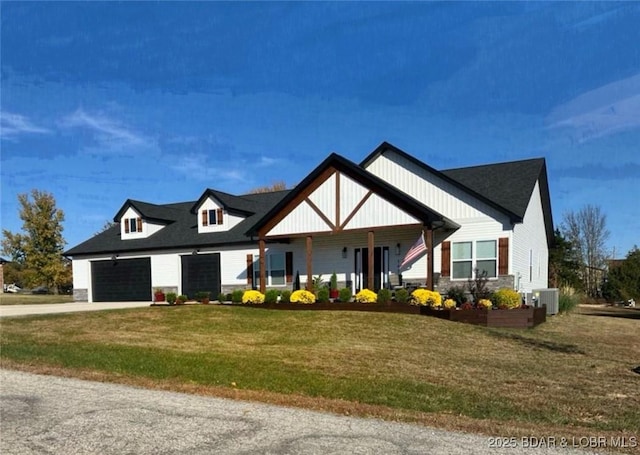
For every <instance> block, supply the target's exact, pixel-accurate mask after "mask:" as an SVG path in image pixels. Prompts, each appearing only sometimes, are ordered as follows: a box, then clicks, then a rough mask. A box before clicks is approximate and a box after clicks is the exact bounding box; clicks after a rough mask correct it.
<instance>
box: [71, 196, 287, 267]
mask: <svg viewBox="0 0 640 455" xmlns="http://www.w3.org/2000/svg"><path fill="white" fill-rule="evenodd" d="M287 193H288V190H285V191H275V192H272V193H259V194H246V195H243V196H236V197H238V198H242V199H243V200H244V201H245V203H246V204H247V207H248V205H249V204H251V205H252V207H253V208H254V210H255V212H252V213H251V214H248V215H247V217H246V218H245V219H244V220H242V221H241V222H240V223H238V224H237V225H236V226H234V227H233V228H231V229H229V230H227V231H219V232H207V233H198V224H197V219H196V217H194V215H193V213H192V211H191V209H192V208H193V206H194V204H195V203H196V202H197V201H189V202H179V203H175V204H162V205H156V204H149V203H142V204H141V203H140V201H133V202H134V205H133V206H134V207H136V208H137V209H139V210H141V214H143V216H144V213H148V212H145V209H148V208H149V207H148V206H153V207H155V210H157V211H158V212H157V213H156V212H153V215H154V217H153V218H154V219H161V220H170V222H169V223H168V224H167V225H166V226H165V227H163V228H162V229H160V230H159V231H158V232H156V233H154V234H153V235H151V236H149V237H146V238H141V239H129V240H126V241H123V240H122V238H121V233H120V225H119V224H116V225H115V226H112V227H111V228H109V229H107V230H105V231H104V232H101V233H99V234H97V235H96V236H94V237H92V238H90V239H89V240H87V241H85V242H82V243H81V244H79V245H77V246H75V247H73V248H71V249H69V250H67V251H65V252H64V255H65V256H83V255H90V254H91V255H95V254H113V253H123V252H127V251H150V250H163V249H164V250H166V249H171V248H177V249H185V248H193V249H196V248H204V247H210V246H221V245H237V244H252V243H253V241H252V239H251V238H249V237H247V236H246V235H245V232H246V231H247V229H249V227H250V226H252V225H253V224H254V223H255V222H256V221H257V220H258V219H259V218H260V217H262V215H264V213H265V212H266V211H268V210H269V209H271V207H273V206H274V205H275V204H276V203H277V202H278V201H280V200H281V199H282V198H283V197H284V196H285V195H286V194H287ZM127 207H128V206H127ZM121 210H122V209H121ZM125 210H126V209H125ZM143 212H144V213H143ZM123 213H124V212H123Z"/></svg>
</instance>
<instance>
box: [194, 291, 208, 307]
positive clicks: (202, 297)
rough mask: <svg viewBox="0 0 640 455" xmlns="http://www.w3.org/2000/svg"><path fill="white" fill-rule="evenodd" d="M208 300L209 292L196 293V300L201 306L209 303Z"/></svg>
mask: <svg viewBox="0 0 640 455" xmlns="http://www.w3.org/2000/svg"><path fill="white" fill-rule="evenodd" d="M210 298H211V292H208V291H200V292H198V293H196V300H197V301H198V302H200V303H202V304H203V305H207V304H208V303H209V300H210Z"/></svg>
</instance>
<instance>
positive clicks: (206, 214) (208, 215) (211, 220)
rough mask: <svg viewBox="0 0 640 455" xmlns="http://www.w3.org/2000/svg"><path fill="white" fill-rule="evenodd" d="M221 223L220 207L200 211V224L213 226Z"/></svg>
mask: <svg viewBox="0 0 640 455" xmlns="http://www.w3.org/2000/svg"><path fill="white" fill-rule="evenodd" d="M217 224H222V209H211V210H203V211H202V225H203V226H215V225H217Z"/></svg>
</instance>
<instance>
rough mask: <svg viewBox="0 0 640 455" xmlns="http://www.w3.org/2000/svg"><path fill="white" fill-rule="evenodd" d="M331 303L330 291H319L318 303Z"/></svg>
mask: <svg viewBox="0 0 640 455" xmlns="http://www.w3.org/2000/svg"><path fill="white" fill-rule="evenodd" d="M328 301H329V289H327V288H322V289H318V302H321V303H327V302H328Z"/></svg>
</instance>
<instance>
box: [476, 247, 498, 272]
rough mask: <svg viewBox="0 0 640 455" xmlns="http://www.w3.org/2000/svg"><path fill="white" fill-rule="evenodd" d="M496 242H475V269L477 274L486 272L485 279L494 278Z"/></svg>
mask: <svg viewBox="0 0 640 455" xmlns="http://www.w3.org/2000/svg"><path fill="white" fill-rule="evenodd" d="M496 263H497V254H496V241H495V240H483V241H481V242H476V268H477V269H478V273H480V274H483V273H485V272H486V274H487V278H495V277H496Z"/></svg>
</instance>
